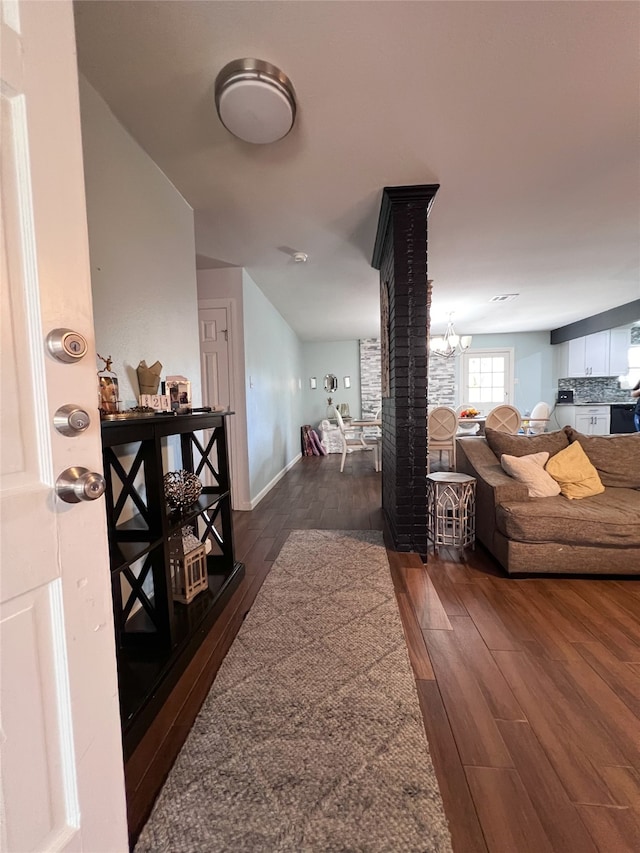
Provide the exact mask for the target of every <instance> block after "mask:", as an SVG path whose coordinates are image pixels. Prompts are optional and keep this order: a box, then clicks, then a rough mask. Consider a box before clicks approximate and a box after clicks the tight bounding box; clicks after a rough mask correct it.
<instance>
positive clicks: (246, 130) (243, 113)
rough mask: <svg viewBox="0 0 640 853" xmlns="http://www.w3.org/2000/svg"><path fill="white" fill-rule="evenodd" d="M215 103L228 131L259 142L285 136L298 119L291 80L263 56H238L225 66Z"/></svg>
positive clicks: (216, 87)
mask: <svg viewBox="0 0 640 853" xmlns="http://www.w3.org/2000/svg"><path fill="white" fill-rule="evenodd" d="M215 102H216V109H217V111H218V115H219V116H220V121H221V122H222V124H223V125H224V126H225V127H226V128H227V130H228V131H229V132H230V133H233V135H234V136H237V137H238V139H243V140H244V141H245V142H252V143H253V144H255V145H265V144H266V143H269V142H276V141H277V140H278V139H282V137H283V136H286V135H287V133H289V131H290V130H291V128H292V127H293V123H294V121H295V118H296V96H295V92H294V89H293V85H292V84H291V81H290V80H289V78H288V77H287V75H286V74H284V73H283V72H282V71H280V69H279V68H276V66H275V65H271V63H270V62H265V61H264V60H262V59H234V60H233V62H229V63H228V64H227V65H225V66H224V68H223V69H222V71H220V73H219V74H218V76H217V78H216V84H215Z"/></svg>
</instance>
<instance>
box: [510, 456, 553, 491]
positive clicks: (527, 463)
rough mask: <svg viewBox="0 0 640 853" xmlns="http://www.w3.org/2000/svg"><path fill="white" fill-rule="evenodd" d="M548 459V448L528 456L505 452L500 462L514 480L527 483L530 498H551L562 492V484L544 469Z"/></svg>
mask: <svg viewBox="0 0 640 853" xmlns="http://www.w3.org/2000/svg"><path fill="white" fill-rule="evenodd" d="M548 459H549V454H548V453H547V451H546V450H543V451H541V452H540V453H530V454H529V455H528V456H508V455H507V454H506V453H503V454H502V456H501V457H500V464H501V465H502V467H503V469H504V470H505V471H506V472H507V474H509V476H511V477H513V478H514V480H518V481H519V482H521V483H524V484H525V486H526V487H527V488H528V490H529V497H530V498H550V497H553V496H554V495H559V494H560V484H559V483H558V482H557V481H556V480H554V479H553V477H552V476H551V475H550V474H547V472H546V471H545V470H544V466H545V465H546V463H547V460H548Z"/></svg>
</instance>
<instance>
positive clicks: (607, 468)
mask: <svg viewBox="0 0 640 853" xmlns="http://www.w3.org/2000/svg"><path fill="white" fill-rule="evenodd" d="M565 432H566V434H567V437H568V438H569V441H570V442H576V441H577V442H579V444H580V445H581V447H582V449H583V450H584V452H585V453H586V454H587V456H588V457H589V460H590V461H591V463H592V464H593V465H594V466H595V468H596V470H597V472H598V474H599V476H600V479H601V480H602V484H603V485H604V486H622V487H626V488H629V489H640V433H638V432H633V433H627V434H623V435H583V433H581V432H578V431H577V430H575V429H573V428H572V427H565Z"/></svg>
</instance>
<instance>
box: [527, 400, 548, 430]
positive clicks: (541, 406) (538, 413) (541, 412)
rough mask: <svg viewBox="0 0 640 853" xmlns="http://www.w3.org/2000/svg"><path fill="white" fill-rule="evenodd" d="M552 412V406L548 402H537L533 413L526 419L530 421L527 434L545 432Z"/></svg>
mask: <svg viewBox="0 0 640 853" xmlns="http://www.w3.org/2000/svg"><path fill="white" fill-rule="evenodd" d="M550 412H551V407H550V406H549V404H548V403H545V402H543V401H540V402H539V403H536V404H535V406H534V407H533V409H532V410H531V415H530V416H529V417H528V418H527V419H526V420H527V421H528V423H527V428H526V430H525V432H526V433H527V435H540V433H541V432H544V431H545V429H546V428H547V424H548V423H549V414H550ZM536 418H541V420H536Z"/></svg>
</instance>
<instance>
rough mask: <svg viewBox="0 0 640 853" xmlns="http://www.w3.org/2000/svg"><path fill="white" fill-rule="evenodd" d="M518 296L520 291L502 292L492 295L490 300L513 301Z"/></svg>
mask: <svg viewBox="0 0 640 853" xmlns="http://www.w3.org/2000/svg"><path fill="white" fill-rule="evenodd" d="M518 296H520V294H519V293H501V294H500V295H499V296H492V297H491V299H490V300H489V302H513V300H514V299H517V298H518Z"/></svg>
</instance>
